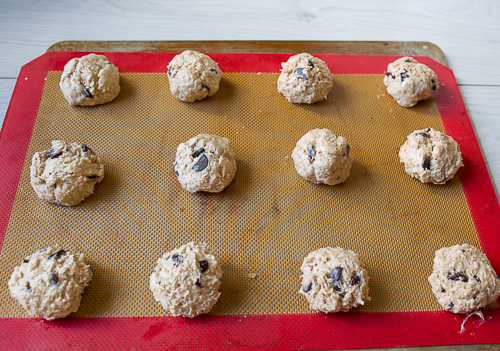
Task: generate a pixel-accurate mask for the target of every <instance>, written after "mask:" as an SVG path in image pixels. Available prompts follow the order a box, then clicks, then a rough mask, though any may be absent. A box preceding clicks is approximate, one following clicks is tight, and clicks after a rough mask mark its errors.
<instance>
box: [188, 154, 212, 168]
mask: <svg viewBox="0 0 500 351" xmlns="http://www.w3.org/2000/svg"><path fill="white" fill-rule="evenodd" d="M207 166H208V158H207V155H205V154H202V155H201V157H200V158H199V159H198V162H196V163H195V164H194V166H193V167H192V168H191V169H192V170H193V171H196V172H201V171H203V170H204V169H205V168H207Z"/></svg>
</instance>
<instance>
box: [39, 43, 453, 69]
mask: <svg viewBox="0 0 500 351" xmlns="http://www.w3.org/2000/svg"><path fill="white" fill-rule="evenodd" d="M187 49H192V50H197V51H201V52H249V53H260V52H261V53H301V52H309V53H311V54H337V55H342V54H347V55H363V54H364V55H409V56H429V57H431V58H433V59H434V60H436V61H438V62H441V63H443V64H446V61H445V58H444V54H443V52H442V51H441V49H440V48H439V47H437V46H436V45H434V44H432V43H428V42H420V41H406V42H405V41H62V42H59V43H56V44H54V45H52V46H50V47H49V48H48V50H47V51H115V52H181V51H184V50H187Z"/></svg>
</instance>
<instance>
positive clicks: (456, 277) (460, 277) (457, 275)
mask: <svg viewBox="0 0 500 351" xmlns="http://www.w3.org/2000/svg"><path fill="white" fill-rule="evenodd" d="M446 278H448V279H449V280H453V281H455V282H457V281H461V282H464V283H467V282H468V281H469V277H467V275H466V274H465V273H462V272H454V273H451V272H449V273H448V275H447V276H446Z"/></svg>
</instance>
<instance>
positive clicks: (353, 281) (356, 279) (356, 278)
mask: <svg viewBox="0 0 500 351" xmlns="http://www.w3.org/2000/svg"><path fill="white" fill-rule="evenodd" d="M359 283H360V279H359V275H357V274H354V275H353V277H352V278H351V281H350V282H349V285H357V284H359Z"/></svg>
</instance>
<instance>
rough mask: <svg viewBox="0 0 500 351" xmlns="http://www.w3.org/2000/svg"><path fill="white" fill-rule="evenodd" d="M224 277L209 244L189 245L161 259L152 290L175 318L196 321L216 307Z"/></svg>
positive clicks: (192, 243)
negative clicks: (196, 318) (208, 246)
mask: <svg viewBox="0 0 500 351" xmlns="http://www.w3.org/2000/svg"><path fill="white" fill-rule="evenodd" d="M221 278H222V269H221V268H220V267H219V265H218V263H217V260H216V259H215V257H214V256H213V255H212V254H210V251H209V250H208V248H207V246H206V244H197V243H195V242H190V243H188V244H186V245H183V246H181V247H180V248H178V249H175V250H172V251H170V252H167V253H166V254H164V255H163V257H162V258H160V259H159V260H158V264H157V266H156V268H155V269H154V270H153V273H152V274H151V277H150V279H149V288H150V289H151V291H152V292H153V296H154V298H155V300H156V301H158V302H159V303H160V305H161V306H162V307H163V308H164V309H165V310H166V311H169V312H170V313H171V314H172V315H173V316H183V317H189V318H193V317H196V316H197V315H199V314H202V313H207V312H209V311H210V310H211V309H212V307H213V306H214V305H215V303H216V302H217V299H218V298H219V296H220V292H219V286H220V283H221Z"/></svg>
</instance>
